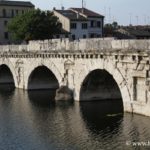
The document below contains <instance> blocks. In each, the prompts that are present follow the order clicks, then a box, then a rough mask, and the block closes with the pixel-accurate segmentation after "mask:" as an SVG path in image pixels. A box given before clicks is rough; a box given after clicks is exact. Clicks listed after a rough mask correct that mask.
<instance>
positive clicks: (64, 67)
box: [0, 39, 150, 116]
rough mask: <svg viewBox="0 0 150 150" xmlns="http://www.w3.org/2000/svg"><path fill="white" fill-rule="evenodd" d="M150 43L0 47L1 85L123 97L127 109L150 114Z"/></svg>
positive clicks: (106, 41)
mask: <svg viewBox="0 0 150 150" xmlns="http://www.w3.org/2000/svg"><path fill="white" fill-rule="evenodd" d="M149 52H150V41H149V40H120V41H119V40H113V39H92V40H80V41H73V42H69V41H68V40H67V39H64V40H46V41H31V42H30V43H29V44H28V45H3V46H2V45H1V46H0V83H11V82H13V83H14V85H15V87H16V88H21V89H25V90H27V89H29V90H32V89H47V88H53V89H56V88H58V87H60V86H61V85H66V86H68V87H69V88H70V89H71V90H72V91H73V97H74V99H75V100H76V101H87V100H99V99H119V98H122V101H123V107H124V111H127V112H133V113H138V114H142V115H147V116H150V57H149V56H150V55H149Z"/></svg>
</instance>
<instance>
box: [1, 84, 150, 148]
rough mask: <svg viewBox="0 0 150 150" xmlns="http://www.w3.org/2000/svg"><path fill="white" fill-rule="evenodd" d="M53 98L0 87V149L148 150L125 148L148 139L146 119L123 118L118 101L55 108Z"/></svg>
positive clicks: (149, 127)
mask: <svg viewBox="0 0 150 150" xmlns="http://www.w3.org/2000/svg"><path fill="white" fill-rule="evenodd" d="M52 97H53V93H52V92H50V91H32V92H26V91H23V90H18V89H13V88H11V86H10V85H9V86H1V87H0V150H112V149H115V150H117V149H118V150H121V149H125V150H128V149H137V150H138V149H150V147H131V146H127V145H126V141H148V140H150V119H149V118H148V117H144V116H140V115H131V114H128V113H125V114H123V113H121V112H122V107H121V106H122V104H121V101H105V102H104V101H103V102H93V103H92V102H84V103H83V102H82V103H77V102H74V103H66V102H57V103H55V102H53V101H52V99H53V98H52ZM118 108H119V109H118Z"/></svg>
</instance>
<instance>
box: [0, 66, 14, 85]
mask: <svg viewBox="0 0 150 150" xmlns="http://www.w3.org/2000/svg"><path fill="white" fill-rule="evenodd" d="M0 84H12V85H13V86H15V82H14V77H13V74H12V72H11V70H10V68H9V67H8V66H7V65H5V64H2V65H0Z"/></svg>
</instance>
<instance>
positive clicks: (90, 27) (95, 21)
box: [53, 8, 104, 40]
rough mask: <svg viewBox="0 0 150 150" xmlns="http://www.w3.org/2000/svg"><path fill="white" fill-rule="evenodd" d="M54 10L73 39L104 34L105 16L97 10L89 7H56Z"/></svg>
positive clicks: (96, 36)
mask: <svg viewBox="0 0 150 150" xmlns="http://www.w3.org/2000/svg"><path fill="white" fill-rule="evenodd" d="M53 12H54V15H55V16H57V17H58V18H59V20H60V22H61V23H62V28H63V29H64V30H65V31H67V32H69V33H70V35H69V36H70V38H71V39H73V40H75V39H80V38H98V37H102V36H103V24H104V16H102V15H100V14H98V13H96V12H93V11H91V10H89V9H87V8H70V9H68V10H64V9H61V10H57V9H54V10H53Z"/></svg>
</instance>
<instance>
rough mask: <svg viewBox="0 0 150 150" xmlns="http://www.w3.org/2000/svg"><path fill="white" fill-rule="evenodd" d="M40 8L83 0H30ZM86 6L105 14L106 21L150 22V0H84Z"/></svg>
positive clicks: (65, 5)
mask: <svg viewBox="0 0 150 150" xmlns="http://www.w3.org/2000/svg"><path fill="white" fill-rule="evenodd" d="M30 1H31V2H32V3H33V4H35V6H36V7H38V8H40V9H44V10H46V9H50V10H52V8H53V7H56V8H59V9H60V8H61V5H63V6H64V7H65V8H69V7H81V4H82V0H30ZM84 1H85V2H86V7H87V8H89V9H91V10H94V11H96V12H98V13H100V14H102V15H104V16H105V22H112V21H117V22H118V23H119V24H120V25H128V24H130V22H131V24H133V25H135V24H138V25H142V24H149V25H150V0H84Z"/></svg>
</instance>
